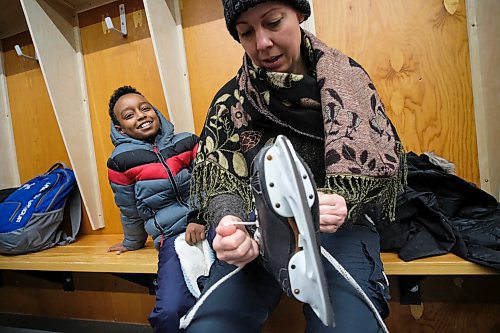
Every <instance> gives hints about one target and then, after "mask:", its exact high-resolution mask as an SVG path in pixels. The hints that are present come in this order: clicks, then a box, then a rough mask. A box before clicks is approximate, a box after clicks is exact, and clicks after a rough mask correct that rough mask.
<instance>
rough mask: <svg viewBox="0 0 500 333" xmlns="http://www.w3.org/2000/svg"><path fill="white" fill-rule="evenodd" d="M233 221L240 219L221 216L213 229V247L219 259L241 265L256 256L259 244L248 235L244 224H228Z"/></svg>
mask: <svg viewBox="0 0 500 333" xmlns="http://www.w3.org/2000/svg"><path fill="white" fill-rule="evenodd" d="M234 221H241V220H240V219H239V218H238V217H236V216H232V215H226V216H224V217H223V218H222V220H221V221H220V222H219V226H218V227H217V229H216V230H215V232H216V236H215V238H214V241H213V247H214V250H215V252H216V253H217V258H219V260H223V261H225V262H227V263H228V264H232V265H236V266H240V267H241V266H244V265H246V264H247V263H249V262H250V261H252V260H254V259H255V258H257V256H258V255H259V245H258V244H257V242H256V241H255V240H254V239H253V238H252V237H250V235H249V234H248V231H247V230H246V228H245V226H243V225H241V224H239V225H238V224H236V225H232V224H230V223H231V222H234Z"/></svg>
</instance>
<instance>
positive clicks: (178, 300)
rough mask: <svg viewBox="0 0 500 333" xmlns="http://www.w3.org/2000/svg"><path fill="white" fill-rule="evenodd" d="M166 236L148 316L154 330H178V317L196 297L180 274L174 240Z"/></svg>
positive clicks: (160, 253)
mask: <svg viewBox="0 0 500 333" xmlns="http://www.w3.org/2000/svg"><path fill="white" fill-rule="evenodd" d="M176 238H177V237H171V238H167V239H166V240H165V242H164V244H163V247H162V248H161V249H160V252H159V254H158V277H157V287H156V304H155V308H154V309H153V311H152V312H151V314H150V316H149V323H150V324H151V326H152V327H153V328H154V330H155V332H169V333H170V332H173V333H175V332H180V330H179V318H180V317H182V316H183V315H184V314H186V312H187V311H188V310H189V309H190V308H191V307H192V306H193V305H194V303H195V301H196V299H195V298H194V296H193V295H192V294H191V293H190V292H189V290H188V288H187V287H186V283H185V281H184V276H183V274H182V269H181V264H180V261H179V257H178V256H177V253H176V252H175V248H174V241H175V239H176Z"/></svg>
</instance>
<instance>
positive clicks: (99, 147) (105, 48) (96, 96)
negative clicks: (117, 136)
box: [78, 0, 168, 233]
mask: <svg viewBox="0 0 500 333" xmlns="http://www.w3.org/2000/svg"><path fill="white" fill-rule="evenodd" d="M120 3H124V4H125V10H126V12H127V29H128V36H127V37H126V38H123V37H122V36H121V35H119V34H117V33H113V32H109V31H107V30H105V25H104V23H103V21H104V17H105V16H106V15H110V16H111V17H112V18H113V22H114V24H115V26H117V23H118V18H117V16H118V2H114V3H111V4H108V5H105V6H101V7H98V8H95V9H92V10H89V11H86V12H83V13H80V14H79V15H78V17H79V22H80V29H81V30H80V33H81V39H82V50H83V57H84V63H85V75H86V80H87V92H88V96H89V105H90V113H91V120H92V130H93V135H94V145H95V153H96V161H97V168H98V174H99V183H100V190H101V197H102V204H103V211H104V218H105V221H106V228H105V229H103V230H102V231H98V232H92V231H91V230H83V232H84V233H121V232H122V228H121V223H120V215H119V210H118V208H117V207H116V205H115V201H114V198H113V194H112V191H111V188H110V186H109V182H108V177H107V169H106V162H107V159H108V157H109V155H110V154H111V151H112V150H113V145H112V144H111V141H110V138H109V131H110V118H109V115H108V101H109V97H110V96H111V94H112V93H113V91H114V90H115V89H116V88H118V87H120V86H123V85H132V86H134V87H135V88H137V89H138V90H139V91H140V92H141V93H142V94H144V96H146V98H148V99H149V100H150V101H151V103H153V105H155V106H156V107H157V108H158V109H159V110H161V111H162V113H163V114H164V115H165V116H166V117H167V118H168V114H167V107H166V102H165V98H164V95H163V91H162V87H161V82H160V77H159V73H158V68H157V65H156V60H155V56H154V52H153V46H152V43H151V38H150V34H149V30H148V24H147V21H146V14H145V12H144V7H143V4H142V1H140V0H127V1H121V2H120Z"/></svg>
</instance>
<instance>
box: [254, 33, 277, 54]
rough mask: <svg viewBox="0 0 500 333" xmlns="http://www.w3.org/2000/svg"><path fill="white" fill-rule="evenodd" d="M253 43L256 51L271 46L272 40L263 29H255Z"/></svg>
mask: <svg viewBox="0 0 500 333" xmlns="http://www.w3.org/2000/svg"><path fill="white" fill-rule="evenodd" d="M255 37H256V38H255V43H256V47H257V50H258V51H262V50H265V49H267V48H269V47H271V46H273V42H272V40H271V38H270V36H269V34H268V33H266V32H265V31H263V30H259V31H256V36H255Z"/></svg>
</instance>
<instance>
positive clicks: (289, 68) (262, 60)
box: [236, 1, 306, 74]
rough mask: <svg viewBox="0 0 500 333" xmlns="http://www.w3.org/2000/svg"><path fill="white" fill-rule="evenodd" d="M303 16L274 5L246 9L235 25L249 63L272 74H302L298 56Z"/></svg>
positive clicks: (300, 59) (301, 60) (273, 3)
mask: <svg viewBox="0 0 500 333" xmlns="http://www.w3.org/2000/svg"><path fill="white" fill-rule="evenodd" d="M303 19H304V15H303V14H301V13H299V12H297V11H296V10H295V9H293V8H292V7H290V6H287V5H285V4H283V3H281V2H278V1H269V2H264V3H262V4H259V5H257V6H255V7H252V8H250V9H249V10H247V11H246V12H244V13H243V14H241V16H240V17H239V18H238V20H237V21H236V30H237V31H238V35H239V37H240V43H241V45H242V46H243V48H244V49H245V52H246V53H247V54H248V56H249V57H250V59H252V62H253V63H254V64H255V65H257V66H259V67H263V68H266V69H267V70H269V71H272V72H282V73H295V74H305V73H306V67H305V64H304V61H303V59H302V56H301V53H300V43H301V33H300V25H299V24H300V22H302V21H303Z"/></svg>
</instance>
